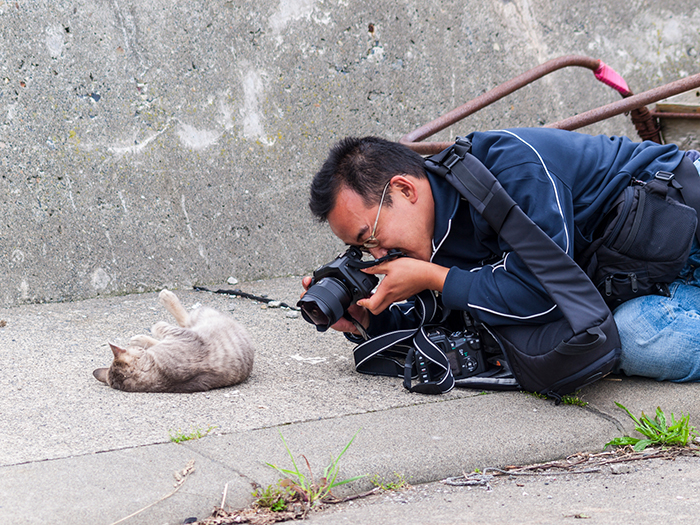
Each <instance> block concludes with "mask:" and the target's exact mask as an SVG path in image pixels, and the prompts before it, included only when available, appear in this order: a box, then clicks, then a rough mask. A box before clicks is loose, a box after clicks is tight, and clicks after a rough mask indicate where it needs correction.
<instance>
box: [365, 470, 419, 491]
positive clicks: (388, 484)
mask: <svg viewBox="0 0 700 525" xmlns="http://www.w3.org/2000/svg"><path fill="white" fill-rule="evenodd" d="M394 476H396V481H384V480H383V479H382V478H381V477H380V476H379V474H376V475H375V476H374V477H373V478H372V485H374V486H375V487H378V488H380V489H382V490H384V491H389V490H401V489H407V488H408V487H410V485H409V484H408V481H406V478H405V477H404V476H403V474H399V473H398V472H394Z"/></svg>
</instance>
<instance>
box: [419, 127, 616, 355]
mask: <svg viewBox="0 0 700 525" xmlns="http://www.w3.org/2000/svg"><path fill="white" fill-rule="evenodd" d="M470 151H471V143H470V142H469V141H468V140H467V139H465V138H462V137H459V138H457V141H456V142H455V144H454V146H452V147H450V148H448V149H446V150H445V151H443V152H441V153H439V154H438V155H435V156H433V157H430V158H428V159H426V161H425V167H426V170H427V171H429V172H430V173H433V174H435V175H438V176H440V177H443V178H445V179H446V180H447V181H448V182H449V183H450V184H452V185H453V186H454V187H455V188H456V189H457V191H459V193H460V194H461V195H462V196H463V197H464V198H465V199H467V201H469V203H470V204H471V205H472V206H473V207H474V208H475V209H476V210H477V211H478V212H479V213H480V214H481V215H482V216H483V217H484V219H486V221H487V222H488V223H489V225H490V226H491V228H493V230H494V231H495V232H496V233H497V234H498V235H500V236H501V238H502V239H503V240H504V241H506V242H507V243H508V244H509V245H510V247H511V248H512V249H513V250H514V251H515V252H516V253H517V254H518V255H519V256H520V258H521V259H522V260H523V262H524V263H525V264H526V265H527V267H528V268H529V269H530V271H531V272H532V273H533V275H534V276H535V277H536V278H537V280H538V281H539V282H540V284H542V286H543V288H544V289H545V290H546V292H547V293H548V294H549V296H550V297H551V298H552V300H553V301H554V302H555V303H556V304H557V306H558V307H559V309H560V310H561V312H562V314H563V315H564V318H565V319H566V320H567V321H568V323H569V325H570V326H571V328H572V330H573V336H572V337H570V338H569V339H567V340H563V341H561V343H560V344H559V345H558V347H557V348H556V350H557V351H558V352H559V353H562V354H565V355H578V354H585V353H587V352H590V351H593V350H595V349H596V348H598V347H600V346H601V345H602V344H604V343H605V341H606V340H607V338H608V336H609V335H612V336H613V337H615V338H618V337H619V336H618V334H617V330H616V328H615V326H614V324H612V323H605V326H606V327H607V328H606V330H603V329H601V325H602V324H603V321H605V320H606V319H607V318H608V317H609V316H610V315H611V314H610V310H609V308H608V307H607V305H606V304H605V302H604V301H603V299H602V297H601V296H600V294H599V293H598V291H597V290H596V289H595V287H594V286H593V283H591V281H590V279H588V277H587V276H586V274H585V273H584V272H583V270H581V268H580V267H579V266H578V265H577V264H576V263H575V262H574V260H573V259H572V258H571V257H569V256H568V255H567V254H566V253H565V252H564V251H563V250H562V249H561V248H560V247H559V246H558V245H557V244H556V243H555V242H554V241H553V240H552V239H551V238H550V237H549V236H548V235H547V234H545V233H544V232H543V231H542V230H541V229H540V228H539V227H538V226H537V225H536V224H535V223H534V222H532V220H531V219H530V218H529V217H528V216H527V215H526V214H525V213H524V212H523V211H522V210H521V209H520V207H519V206H518V205H517V204H516V203H515V201H513V199H512V198H511V197H510V195H508V193H507V192H506V191H505V189H503V187H502V186H501V184H500V183H499V182H498V181H497V180H496V178H495V177H494V176H493V174H492V173H491V172H490V171H489V170H488V169H487V168H486V167H485V166H484V165H483V164H482V163H481V162H480V161H479V160H478V159H477V158H476V157H474V156H473V155H471V153H470ZM606 331H607V332H608V333H606Z"/></svg>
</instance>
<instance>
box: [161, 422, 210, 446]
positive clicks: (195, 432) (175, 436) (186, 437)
mask: <svg viewBox="0 0 700 525" xmlns="http://www.w3.org/2000/svg"><path fill="white" fill-rule="evenodd" d="M215 428H216V427H215V426H213V425H212V426H210V427H209V428H208V429H206V430H202V429H200V428H199V427H197V428H193V429H192V430H191V431H190V432H189V433H185V432H183V431H182V430H180V429H177V431H172V430H169V431H168V435H169V436H170V441H172V442H173V443H182V442H183V441H190V440H192V439H199V438H203V437H204V436H206V435H207V434H209V432H211V431H212V430H214V429H215Z"/></svg>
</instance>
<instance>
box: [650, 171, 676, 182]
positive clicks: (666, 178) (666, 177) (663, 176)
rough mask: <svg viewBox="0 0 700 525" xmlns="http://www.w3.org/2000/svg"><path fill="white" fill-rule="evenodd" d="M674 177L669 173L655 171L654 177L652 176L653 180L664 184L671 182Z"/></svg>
mask: <svg viewBox="0 0 700 525" xmlns="http://www.w3.org/2000/svg"><path fill="white" fill-rule="evenodd" d="M674 177H675V175H674V174H673V173H671V172H670V171H657V172H656V175H654V178H655V179H659V180H662V181H664V182H670V181H672V180H673V178H674Z"/></svg>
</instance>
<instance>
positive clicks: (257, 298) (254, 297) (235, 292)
mask: <svg viewBox="0 0 700 525" xmlns="http://www.w3.org/2000/svg"><path fill="white" fill-rule="evenodd" d="M192 289H193V290H196V291H198V292H210V293H218V294H223V295H235V296H238V297H244V298H245V299H252V300H253V301H259V302H261V303H265V304H267V303H271V302H273V301H275V300H274V299H270V298H269V297H260V296H258V295H253V294H250V293H247V292H244V291H242V290H238V289H236V290H223V289H218V290H210V289H209V288H205V287H204V286H193V287H192ZM275 302H278V303H279V305H280V307H282V308H289V309H290V310H297V311H299V308H297V307H296V306H289V305H288V304H287V303H283V302H281V301H275Z"/></svg>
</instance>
